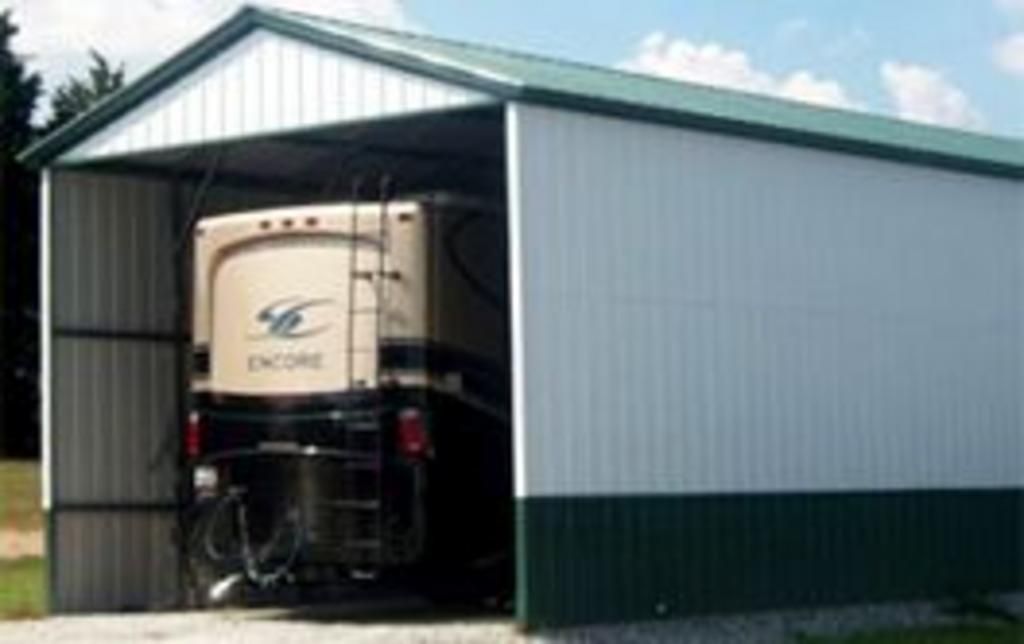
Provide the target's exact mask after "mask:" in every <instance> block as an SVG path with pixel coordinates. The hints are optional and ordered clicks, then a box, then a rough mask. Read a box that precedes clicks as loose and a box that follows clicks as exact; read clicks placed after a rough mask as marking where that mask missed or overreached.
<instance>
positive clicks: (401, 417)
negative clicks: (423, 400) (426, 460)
mask: <svg viewBox="0 0 1024 644" xmlns="http://www.w3.org/2000/svg"><path fill="white" fill-rule="evenodd" d="M398 451H399V452H401V453H402V455H403V456H405V457H407V458H413V459H419V458H423V457H424V456H428V455H429V453H430V438H429V437H428V436H427V428H426V425H425V424H424V422H423V414H421V413H420V412H419V410H418V409H404V410H402V411H401V412H399V414H398Z"/></svg>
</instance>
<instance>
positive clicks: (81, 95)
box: [46, 50, 124, 131]
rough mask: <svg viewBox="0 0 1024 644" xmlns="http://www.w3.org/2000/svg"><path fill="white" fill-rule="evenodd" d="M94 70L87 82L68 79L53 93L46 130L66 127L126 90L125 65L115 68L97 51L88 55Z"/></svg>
mask: <svg viewBox="0 0 1024 644" xmlns="http://www.w3.org/2000/svg"><path fill="white" fill-rule="evenodd" d="M89 58H90V59H91V60H92V66H90V67H89V69H88V71H87V72H86V75H85V77H84V78H75V77H72V78H68V79H67V80H66V81H64V83H63V84H62V85H60V86H59V87H58V88H57V90H56V91H55V92H54V93H53V99H52V100H51V102H50V106H51V112H52V113H51V116H50V120H49V121H48V122H47V124H46V129H47V130H48V131H49V130H53V129H56V128H58V127H60V126H61V125H64V124H65V123H67V122H68V121H70V120H71V119H73V118H75V117H76V116H78V115H79V114H82V113H83V112H85V111H87V110H88V109H89V108H91V107H92V106H93V105H95V104H96V103H98V102H99V101H101V100H103V99H104V98H106V97H107V96H109V95H110V94H113V93H114V92H116V91H117V90H119V89H121V87H123V86H124V65H123V64H122V65H118V66H117V67H116V68H115V67H114V66H113V65H111V64H110V61H108V60H107V59H106V58H105V57H104V56H103V55H102V54H100V53H99V52H97V51H96V50H90V51H89Z"/></svg>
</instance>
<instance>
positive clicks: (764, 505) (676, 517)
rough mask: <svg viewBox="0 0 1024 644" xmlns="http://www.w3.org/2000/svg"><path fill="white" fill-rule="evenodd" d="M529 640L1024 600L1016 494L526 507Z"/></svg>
mask: <svg viewBox="0 0 1024 644" xmlns="http://www.w3.org/2000/svg"><path fill="white" fill-rule="evenodd" d="M517 538H518V550H519V552H518V560H519V561H518V570H517V573H518V577H517V588H518V597H517V614H518V618H519V621H520V623H521V624H522V625H523V626H525V627H526V628H528V629H535V628H545V627H559V626H569V625H579V624H588V623H601V622H605V623H607V622H616V621H626V620H648V619H660V618H671V617H679V616H684V615H696V614H715V613H728V612H740V611H756V610H767V609H785V608H800V607H810V606H822V605H840V604H850V603H858V602H885V601H897V600H911V599H927V598H940V597H949V596H957V595H962V594H967V593H973V592H999V591H1010V590H1018V589H1024V490H1019V489H1012V490H956V491H953V490H950V491H909V492H868V493H817V494H751V495H714V496H622V497H574V498H558V497H556V498H550V497H541V498H527V499H519V500H518V501H517Z"/></svg>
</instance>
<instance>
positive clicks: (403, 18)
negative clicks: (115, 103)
mask: <svg viewBox="0 0 1024 644" xmlns="http://www.w3.org/2000/svg"><path fill="white" fill-rule="evenodd" d="M264 3H265V4H267V5H273V6H278V7H282V8H286V9H293V10H297V11H307V12H310V13H318V14H323V15H326V16H334V17H338V18H343V19H348V20H355V21H360V22H367V23H371V24H377V25H385V26H392V27H409V26H410V20H409V18H408V17H407V15H406V13H405V11H404V8H403V6H402V1H401V0H264ZM243 4H244V0H130V1H128V0H125V1H123V2H116V1H114V0H0V10H3V9H13V14H14V19H15V21H16V22H17V24H18V25H19V26H20V27H21V33H20V34H19V35H18V36H17V38H16V40H15V47H16V49H17V51H18V52H19V53H20V54H22V55H23V56H26V57H27V58H28V60H29V64H30V66H32V67H34V68H35V69H38V70H39V71H41V72H42V73H43V77H44V80H45V81H46V85H47V87H50V88H52V87H53V86H55V85H56V84H58V83H60V82H61V81H62V80H63V79H64V78H65V77H67V76H68V75H69V74H72V73H78V72H80V71H81V70H82V67H83V66H84V65H85V64H86V63H87V55H86V52H87V51H88V50H89V49H90V48H93V49H96V50H98V51H100V52H101V53H102V54H104V55H105V56H107V57H108V58H109V59H110V60H111V61H114V62H121V61H123V62H124V63H125V64H126V67H127V69H128V72H129V76H130V77H136V76H138V74H139V73H140V72H142V71H143V70H145V69H146V68H148V67H150V66H152V65H153V64H155V63H157V62H159V61H161V60H163V59H164V58H166V57H167V56H169V55H170V54H172V53H174V52H175V51H177V50H178V49H180V48H181V47H184V46H185V45H187V44H188V43H189V42H190V41H192V40H193V39H195V38H197V37H198V36H200V35H201V34H203V33H204V32H206V31H208V30H210V29H211V28H213V27H214V26H215V25H216V24H217V23H218V22H219V21H221V20H223V19H225V18H226V17H228V16H229V15H231V14H232V13H233V12H235V11H237V10H238V9H239V8H240V7H241V6H242V5H243Z"/></svg>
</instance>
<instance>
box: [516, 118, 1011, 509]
mask: <svg viewBox="0 0 1024 644" xmlns="http://www.w3.org/2000/svg"><path fill="white" fill-rule="evenodd" d="M511 122H513V123H514V124H515V126H514V127H513V128H511V129H510V132H511V133H512V140H511V141H510V145H512V146H513V149H512V150H511V152H510V158H511V159H513V162H514V163H516V164H517V169H516V170H515V171H513V172H512V173H511V175H510V176H511V177H512V181H513V184H514V185H512V186H510V189H511V190H512V191H513V192H514V195H515V196H514V198H513V214H512V217H513V247H514V248H518V253H519V254H520V257H518V260H514V265H517V266H518V275H517V279H518V281H519V285H518V288H517V291H518V299H519V301H518V302H517V303H516V304H515V305H514V308H518V311H519V312H518V316H519V319H518V323H517V338H516V345H517V349H516V351H517V354H518V362H517V366H518V368H519V370H520V371H521V373H522V377H521V379H520V381H521V385H520V391H519V392H518V396H519V399H520V405H519V406H518V409H517V411H518V412H519V415H518V417H517V422H518V423H519V428H518V432H519V434H520V440H519V441H518V445H517V446H518V448H519V450H520V452H521V453H520V454H519V455H518V458H519V459H520V467H519V472H518V474H519V475H518V477H517V479H518V481H517V493H518V495H519V496H520V497H535V496H577V495H601V494H652V493H653V494H660V493H737V492H768V491H841V490H883V489H895V488H906V489H921V488H959V487H1019V486H1020V485H1022V484H1024V468H1022V467H1021V463H1022V460H1024V437H1022V433H1021V431H1020V423H1021V420H1022V413H1021V412H1022V408H1021V402H1020V392H1021V390H1022V387H1024V382H1022V372H1021V369H1020V365H1021V358H1022V353H1021V346H1022V337H1021V335H1022V322H1024V316H1022V309H1021V302H1022V300H1021V277H1022V261H1024V259H1022V258H1024V253H1022V241H1024V237H1022V228H1021V227H1022V216H1024V212H1022V205H1024V188H1022V183H1021V182H1019V181H1011V180H999V179H992V178H985V177H980V176H972V175H966V174H959V173H955V172H948V171H942V170H935V169H929V168H924V167H915V166H912V165H905V164H898V163H893V162H886V161H880V160H871V159H866V158H861V157H855V156H849V155H843V154H839V153H829V152H823V151H816V150H812V149H807V148H799V147H795V146H786V145H781V144H771V143H762V142H755V141H750V140H743V139H739V138H736V137H728V136H722V135H714V134H708V133H699V132H695V131H686V130H679V129H672V128H666V127H659V126H654V125H648V124H642V123H636V122H627V121H620V120H616V119H611V118H603V117H596V116H589V115H584V114H574V113H569V112H562V111H557V110H550V109H542V108H534V107H527V106H516V107H514V108H513V114H512V121H511Z"/></svg>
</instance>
